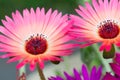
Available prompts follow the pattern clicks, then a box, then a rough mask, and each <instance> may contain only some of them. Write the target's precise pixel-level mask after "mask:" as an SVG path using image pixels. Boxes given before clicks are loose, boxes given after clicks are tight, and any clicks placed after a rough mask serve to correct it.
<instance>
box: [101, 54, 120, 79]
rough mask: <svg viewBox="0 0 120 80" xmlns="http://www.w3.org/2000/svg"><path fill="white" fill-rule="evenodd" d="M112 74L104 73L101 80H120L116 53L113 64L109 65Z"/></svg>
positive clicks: (119, 66) (119, 55)
mask: <svg viewBox="0 0 120 80" xmlns="http://www.w3.org/2000/svg"><path fill="white" fill-rule="evenodd" d="M110 66H111V68H112V70H113V73H111V72H106V75H105V76H104V78H103V80H120V53H116V55H115V58H114V59H113V62H112V63H110Z"/></svg>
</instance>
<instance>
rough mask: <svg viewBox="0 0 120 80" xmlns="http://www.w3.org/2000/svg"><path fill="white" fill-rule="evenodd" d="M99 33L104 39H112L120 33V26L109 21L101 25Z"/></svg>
mask: <svg viewBox="0 0 120 80" xmlns="http://www.w3.org/2000/svg"><path fill="white" fill-rule="evenodd" d="M98 33H99V36H100V37H102V38H104V39H112V38H115V37H117V35H118V34H119V26H118V25H117V24H116V23H114V22H112V21H107V22H105V23H104V24H102V25H100V26H99V30H98Z"/></svg>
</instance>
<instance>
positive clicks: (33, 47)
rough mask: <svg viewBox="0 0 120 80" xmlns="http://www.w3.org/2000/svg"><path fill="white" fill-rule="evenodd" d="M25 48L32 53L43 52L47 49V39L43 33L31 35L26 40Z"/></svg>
mask: <svg viewBox="0 0 120 80" xmlns="http://www.w3.org/2000/svg"><path fill="white" fill-rule="evenodd" d="M25 50H26V51H27V52H28V53H29V54H32V55H39V54H43V53H44V52H45V51H46V50H47V40H46V39H45V37H44V36H43V35H38V34H37V36H31V37H30V38H29V40H26V43H25Z"/></svg>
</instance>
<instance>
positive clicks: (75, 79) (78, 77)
mask: <svg viewBox="0 0 120 80" xmlns="http://www.w3.org/2000/svg"><path fill="white" fill-rule="evenodd" d="M73 73H74V74H73V75H69V74H68V73H67V72H64V75H65V79H64V78H63V77H61V76H56V77H55V76H52V77H50V78H49V80H101V77H102V75H101V74H102V67H99V68H98V70H97V69H96V67H95V66H94V67H93V68H92V70H91V73H90V74H89V72H88V70H87V67H86V66H85V65H82V69H81V74H80V72H79V71H77V70H76V69H74V70H73Z"/></svg>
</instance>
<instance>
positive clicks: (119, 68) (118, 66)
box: [110, 63, 120, 76]
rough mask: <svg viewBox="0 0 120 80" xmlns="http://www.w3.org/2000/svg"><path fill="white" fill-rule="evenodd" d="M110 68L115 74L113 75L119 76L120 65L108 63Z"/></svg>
mask: <svg viewBox="0 0 120 80" xmlns="http://www.w3.org/2000/svg"><path fill="white" fill-rule="evenodd" d="M110 66H111V68H112V70H113V71H114V72H115V74H117V75H118V76H120V65H119V64H115V63H110Z"/></svg>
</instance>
